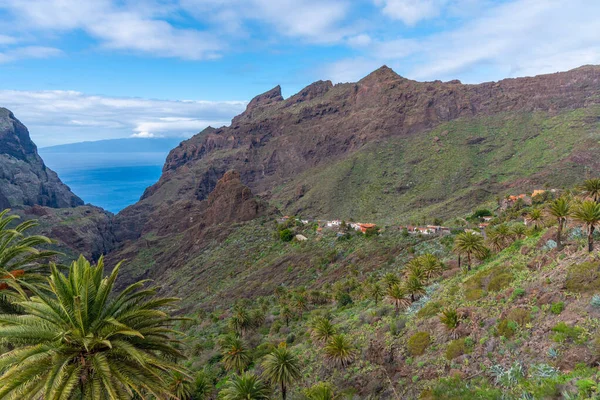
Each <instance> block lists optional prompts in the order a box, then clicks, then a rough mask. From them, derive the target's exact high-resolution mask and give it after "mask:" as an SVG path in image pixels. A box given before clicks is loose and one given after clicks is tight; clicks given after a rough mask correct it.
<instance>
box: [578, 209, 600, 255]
mask: <svg viewBox="0 0 600 400" xmlns="http://www.w3.org/2000/svg"><path fill="white" fill-rule="evenodd" d="M573 218H574V219H575V220H576V221H578V222H581V223H582V224H584V226H585V228H586V230H587V234H588V251H589V252H590V253H591V252H592V251H594V231H595V230H596V227H597V226H599V225H600V203H596V202H595V201H592V200H585V201H583V202H582V203H581V204H579V205H578V206H577V207H576V208H575V210H574V211H573Z"/></svg>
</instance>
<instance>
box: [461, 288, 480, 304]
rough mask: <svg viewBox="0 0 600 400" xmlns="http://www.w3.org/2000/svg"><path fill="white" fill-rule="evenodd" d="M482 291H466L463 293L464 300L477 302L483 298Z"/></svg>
mask: <svg viewBox="0 0 600 400" xmlns="http://www.w3.org/2000/svg"><path fill="white" fill-rule="evenodd" d="M483 293H484V292H483V290H481V289H467V290H466V291H465V299H466V300H467V301H475V300H479V299H480V298H482V297H483Z"/></svg>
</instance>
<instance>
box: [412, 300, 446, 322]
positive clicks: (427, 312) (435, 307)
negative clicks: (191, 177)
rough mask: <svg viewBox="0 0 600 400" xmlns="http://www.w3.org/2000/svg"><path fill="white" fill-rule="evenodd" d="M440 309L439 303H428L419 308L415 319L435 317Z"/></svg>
mask: <svg viewBox="0 0 600 400" xmlns="http://www.w3.org/2000/svg"><path fill="white" fill-rule="evenodd" d="M441 309H442V305H441V304H440V303H438V302H437V301H430V302H429V303H427V304H425V305H424V306H423V308H421V309H420V310H419V311H418V312H417V317H419V318H431V317H435V316H436V315H438V314H439V312H440V310H441Z"/></svg>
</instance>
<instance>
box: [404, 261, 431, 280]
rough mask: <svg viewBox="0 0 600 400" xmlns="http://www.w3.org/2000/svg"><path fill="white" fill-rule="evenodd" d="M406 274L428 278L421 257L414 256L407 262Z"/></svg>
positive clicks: (407, 275)
mask: <svg viewBox="0 0 600 400" xmlns="http://www.w3.org/2000/svg"><path fill="white" fill-rule="evenodd" d="M404 276H405V277H409V276H414V277H417V278H418V279H425V278H426V274H425V270H424V269H423V264H422V263H421V257H416V258H413V259H412V260H410V261H409V262H408V263H407V264H406V268H405V270H404Z"/></svg>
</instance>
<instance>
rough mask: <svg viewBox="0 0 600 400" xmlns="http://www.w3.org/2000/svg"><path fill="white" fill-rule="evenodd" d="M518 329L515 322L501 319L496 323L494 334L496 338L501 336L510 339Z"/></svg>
mask: <svg viewBox="0 0 600 400" xmlns="http://www.w3.org/2000/svg"><path fill="white" fill-rule="evenodd" d="M517 328H518V324H517V323H516V322H515V321H511V320H508V319H502V320H500V321H499V322H498V326H497V327H496V332H497V334H498V336H503V337H505V338H507V339H510V338H512V337H513V336H514V335H515V333H516V331H517Z"/></svg>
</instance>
